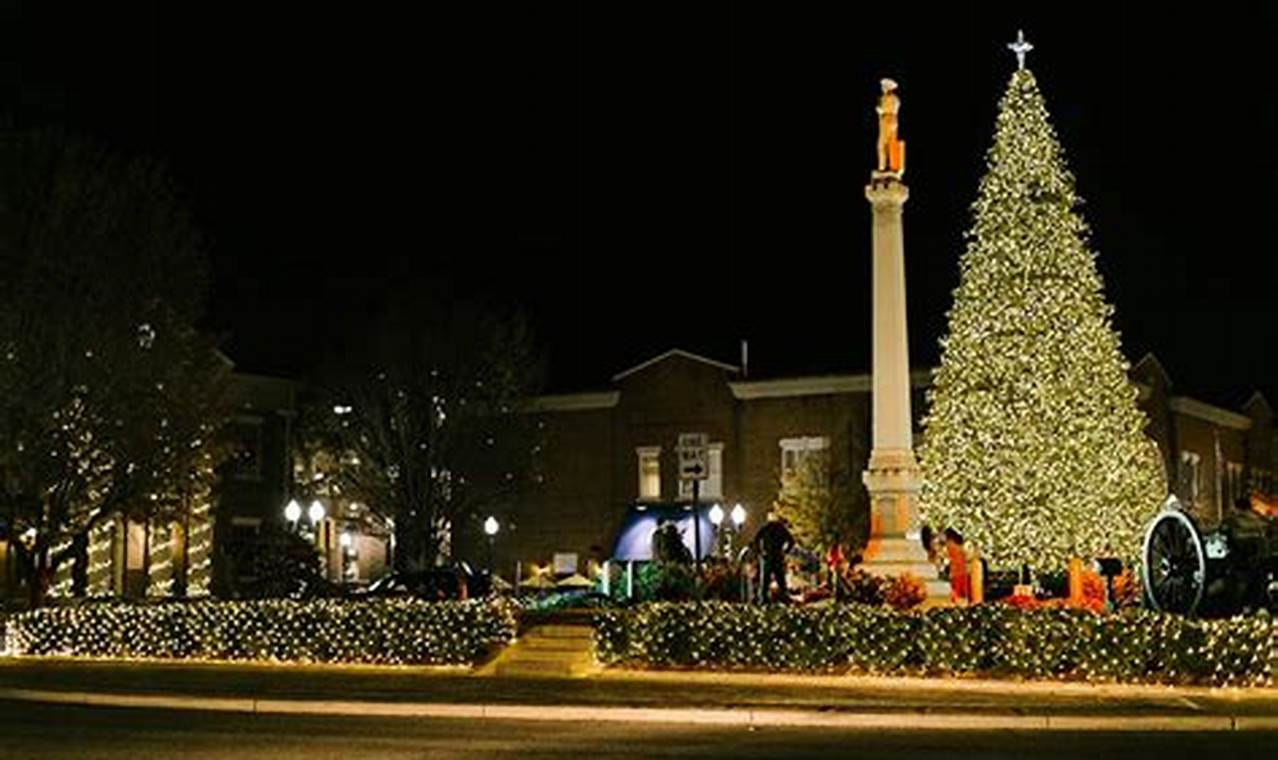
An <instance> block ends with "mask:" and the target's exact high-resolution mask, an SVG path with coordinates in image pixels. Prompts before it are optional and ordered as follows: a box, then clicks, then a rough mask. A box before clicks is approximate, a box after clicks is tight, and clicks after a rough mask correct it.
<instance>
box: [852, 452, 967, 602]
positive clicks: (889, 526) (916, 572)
mask: <svg viewBox="0 0 1278 760" xmlns="http://www.w3.org/2000/svg"><path fill="white" fill-rule="evenodd" d="M861 480H862V481H863V482H864V483H865V487H866V490H868V491H869V492H870V540H869V543H868V544H866V547H865V552H864V553H863V555H862V556H863V557H864V563H863V564H862V566H861V567H862V569H864V570H865V571H866V572H867V573H870V574H871V575H877V576H880V577H887V576H895V575H904V574H905V573H909V574H910V575H913V576H914V577H916V578H918V579H919V580H921V581H923V583H924V585H926V586H927V594H928V599H929V600H940V599H949V596H950V587H949V584H948V583H946V582H945V581H942V580H939V579H938V578H937V572H936V565H934V564H932V563H931V562H929V561H928V558H927V551H926V550H925V549H924V548H923V544H921V543H920V542H919V519H918V515H919V510H918V504H917V498H918V490H919V468H918V464H917V463H916V462H915V460H914V452H912V451H910V450H908V449H899V450H885V451H880V450H876V451H874V452H872V453H871V454H870V466H869V469H867V470H866V471H865V472H864V473H863V474H862V475H861Z"/></svg>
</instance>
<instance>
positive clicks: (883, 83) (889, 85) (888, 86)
mask: <svg viewBox="0 0 1278 760" xmlns="http://www.w3.org/2000/svg"><path fill="white" fill-rule="evenodd" d="M879 86H880V87H882V88H883V93H884V94H887V93H889V92H891V91H893V90H895V89H896V81H895V80H892V79H888V78H887V77H883V78H882V79H880V80H879Z"/></svg>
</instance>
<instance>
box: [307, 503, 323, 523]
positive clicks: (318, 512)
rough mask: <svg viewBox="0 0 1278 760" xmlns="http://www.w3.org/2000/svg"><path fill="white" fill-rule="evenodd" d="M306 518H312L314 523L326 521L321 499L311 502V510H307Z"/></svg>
mask: <svg viewBox="0 0 1278 760" xmlns="http://www.w3.org/2000/svg"><path fill="white" fill-rule="evenodd" d="M306 516H307V517H309V518H311V522H313V523H318V522H319V521H320V520H323V519H324V505H323V504H320V503H319V499H316V500H315V501H312V502H311V506H310V508H309V509H307V510H306Z"/></svg>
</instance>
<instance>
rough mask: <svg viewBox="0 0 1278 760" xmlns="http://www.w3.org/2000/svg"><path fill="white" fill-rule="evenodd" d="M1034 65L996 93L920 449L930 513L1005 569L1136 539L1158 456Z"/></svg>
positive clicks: (1159, 474) (1148, 511) (1153, 497)
mask: <svg viewBox="0 0 1278 760" xmlns="http://www.w3.org/2000/svg"><path fill="white" fill-rule="evenodd" d="M1080 203H1081V201H1080V200H1079V199H1078V197H1077V196H1076V195H1075V192H1074V178H1073V176H1072V175H1071V174H1070V172H1069V170H1068V169H1067V168H1066V166H1065V160H1064V153H1063V150H1062V148H1061V146H1060V144H1059V142H1058V141H1057V138H1056V133H1055V130H1054V129H1053V128H1052V126H1051V124H1050V123H1049V120H1048V114H1047V108H1046V105H1045V103H1044V100H1043V96H1042V94H1041V93H1040V92H1039V89H1038V84H1037V83H1036V82H1035V79H1034V75H1033V74H1031V73H1030V72H1029V71H1028V70H1021V71H1017V72H1015V73H1014V74H1013V75H1012V78H1011V82H1010V83H1009V85H1008V88H1007V92H1006V94H1005V95H1004V96H1003V99H1002V102H1001V103H1000V106H999V114H998V119H997V125H996V131H995V136H994V144H993V147H991V148H990V151H989V154H988V157H987V172H986V174H985V176H984V177H983V178H982V179H981V183H980V189H979V192H978V197H977V200H976V203H975V204H974V206H973V209H974V217H975V221H974V224H973V227H972V229H971V231H970V232H969V233H968V245H967V251H966V252H965V253H964V254H963V256H962V258H961V260H960V262H959V266H960V280H959V286H958V288H957V289H956V290H955V292H954V305H953V308H952V309H951V310H950V312H949V334H948V336H947V337H945V338H944V339H943V340H942V341H941V349H942V357H941V366H940V369H939V370H938V371H937V373H936V375H935V378H934V386H933V388H932V390H931V391H930V393H929V401H930V409H929V412H928V415H927V416H926V418H925V419H924V422H923V427H924V435H923V440H922V445H921V447H920V452H919V453H920V459H919V461H920V466H921V468H922V472H923V485H922V492H921V494H920V511H921V514H922V516H923V519H924V520H925V521H926V522H928V523H929V524H931V525H934V526H944V527H953V528H956V529H957V530H959V531H960V532H961V533H963V534H964V535H965V536H967V537H968V538H969V539H971V540H973V541H975V543H976V545H977V546H979V547H980V550H981V553H982V555H983V556H985V557H986V558H988V559H989V561H990V562H991V563H992V564H995V565H998V566H1002V567H1017V568H1019V567H1020V566H1021V565H1023V564H1027V565H1030V566H1031V567H1037V568H1044V567H1063V566H1065V564H1067V562H1068V561H1069V559H1070V558H1071V557H1075V556H1084V557H1095V556H1123V557H1126V558H1134V556H1135V554H1136V553H1137V552H1138V551H1139V546H1140V541H1139V537H1140V532H1141V529H1142V526H1143V525H1144V523H1145V522H1146V521H1147V520H1148V518H1149V517H1150V516H1152V515H1153V514H1155V513H1156V512H1157V509H1158V505H1159V503H1160V501H1161V499H1162V497H1163V496H1164V495H1165V494H1166V484H1165V481H1164V476H1163V471H1162V465H1161V459H1160V457H1159V455H1158V451H1157V449H1156V447H1155V446H1154V444H1153V442H1152V441H1150V440H1149V439H1148V438H1146V437H1145V435H1144V432H1143V431H1144V427H1145V424H1146V420H1145V416H1144V414H1142V413H1141V411H1140V410H1139V408H1138V407H1137V405H1136V389H1135V387H1134V386H1133V385H1132V384H1131V382H1130V381H1129V379H1128V377H1127V372H1126V370H1127V364H1126V361H1125V360H1124V358H1123V355H1122V352H1121V350H1120V345H1119V338H1118V334H1117V333H1116V332H1115V331H1114V329H1113V327H1112V324H1111V320H1112V318H1113V313H1114V311H1113V308H1112V307H1111V306H1109V305H1108V304H1107V303H1106V302H1105V298H1104V294H1103V288H1102V282H1101V277H1100V274H1099V273H1098V271H1097V269H1096V256H1095V254H1094V253H1093V252H1092V251H1091V250H1090V249H1089V244H1088V230H1087V225H1086V224H1085V223H1084V222H1083V219H1082V217H1081V216H1080V215H1079V213H1078V206H1079V204H1080Z"/></svg>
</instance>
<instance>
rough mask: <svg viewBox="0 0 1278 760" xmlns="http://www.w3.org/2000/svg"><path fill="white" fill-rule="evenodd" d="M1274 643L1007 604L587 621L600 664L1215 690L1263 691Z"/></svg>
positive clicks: (1213, 630)
mask: <svg viewBox="0 0 1278 760" xmlns="http://www.w3.org/2000/svg"><path fill="white" fill-rule="evenodd" d="M1276 634H1278V631H1276V626H1275V625H1274V624H1273V623H1272V622H1271V620H1270V618H1269V617H1268V616H1267V615H1263V614H1262V615H1258V616H1254V617H1247V618H1242V617H1239V618H1232V619H1228V620H1191V619H1187V618H1182V617H1177V616H1173V615H1165V614H1158V613H1154V612H1149V611H1146V610H1140V609H1132V610H1127V611H1124V612H1122V613H1120V614H1115V615H1108V616H1102V615H1096V614H1092V613H1090V612H1085V611H1081V610H1069V609H1043V610H1019V609H1015V608H1012V607H1009V606H1006V605H978V606H974V607H950V608H937V609H932V610H928V611H926V612H897V611H895V610H891V609H888V608H884V607H873V606H869V605H863V604H837V605H828V606H824V607H787V606H782V605H770V606H763V607H758V606H751V605H740V604H725V603H721V602H702V603H653V604H646V605H640V606H638V607H634V608H631V609H627V610H613V611H607V612H601V613H599V614H597V615H596V617H595V645H596V652H597V655H598V657H599V659H600V660H601V661H602V662H604V663H607V664H617V665H627V666H636V667H652V668H710V669H730V670H768V671H782V672H785V671H789V672H831V673H842V672H850V673H874V674H887V675H981V676H987V677H1003V678H1030V679H1065V680H1081V681H1099V682H1123V683H1165V684H1201V685H1214V686H1226V685H1234V686H1269V685H1272V683H1273V675H1274V669H1275V664H1276V662H1275V660H1276V659H1278V638H1276Z"/></svg>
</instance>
